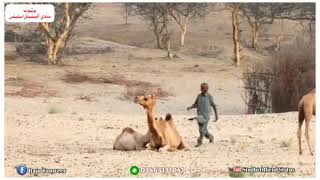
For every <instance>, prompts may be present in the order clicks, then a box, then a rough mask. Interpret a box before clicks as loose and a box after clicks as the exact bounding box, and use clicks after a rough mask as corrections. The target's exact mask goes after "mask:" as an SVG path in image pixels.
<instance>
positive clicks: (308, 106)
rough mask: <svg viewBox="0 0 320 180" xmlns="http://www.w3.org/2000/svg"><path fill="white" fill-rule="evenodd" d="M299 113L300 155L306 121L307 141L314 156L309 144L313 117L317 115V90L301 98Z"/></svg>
mask: <svg viewBox="0 0 320 180" xmlns="http://www.w3.org/2000/svg"><path fill="white" fill-rule="evenodd" d="M298 111H299V126H298V132H297V135H298V141H299V155H301V154H302V148H301V127H302V124H303V121H304V120H305V121H306V130H305V136H306V140H307V143H308V146H309V151H310V154H311V155H313V151H312V148H311V145H310V142H309V124H310V120H311V118H312V115H316V89H313V90H312V91H311V92H309V93H308V94H306V95H304V96H303V97H302V98H301V100H300V101H299V105H298Z"/></svg>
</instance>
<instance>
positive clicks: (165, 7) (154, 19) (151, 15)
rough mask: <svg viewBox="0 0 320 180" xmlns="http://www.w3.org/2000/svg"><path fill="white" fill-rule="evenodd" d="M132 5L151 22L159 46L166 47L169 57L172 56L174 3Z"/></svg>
mask: <svg viewBox="0 0 320 180" xmlns="http://www.w3.org/2000/svg"><path fill="white" fill-rule="evenodd" d="M132 6H133V8H134V9H135V12H134V14H135V15H139V16H142V17H143V18H144V19H145V20H146V21H148V22H150V25H151V27H152V29H153V32H154V34H155V36H156V40H157V46H158V48H160V49H166V50H167V52H168V57H169V58H172V57H173V55H172V52H171V33H170V31H169V23H170V21H171V19H172V18H171V14H172V11H173V3H135V4H132Z"/></svg>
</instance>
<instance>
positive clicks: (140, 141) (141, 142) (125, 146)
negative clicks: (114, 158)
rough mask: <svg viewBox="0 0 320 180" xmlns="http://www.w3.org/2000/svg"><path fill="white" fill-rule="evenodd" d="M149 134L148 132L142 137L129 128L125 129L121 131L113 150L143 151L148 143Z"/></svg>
mask: <svg viewBox="0 0 320 180" xmlns="http://www.w3.org/2000/svg"><path fill="white" fill-rule="evenodd" d="M150 137H151V134H150V133H149V131H148V132H147V133H146V134H145V135H142V134H141V133H139V132H136V131H135V130H133V129H132V128H130V127H126V128H124V129H123V130H122V132H121V134H120V135H118V136H117V138H116V140H115V142H114V144H113V149H115V150H122V151H130V150H144V149H146V148H147V147H146V145H147V144H148V143H149V141H150Z"/></svg>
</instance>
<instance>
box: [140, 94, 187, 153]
mask: <svg viewBox="0 0 320 180" xmlns="http://www.w3.org/2000/svg"><path fill="white" fill-rule="evenodd" d="M134 102H135V103H137V104H140V105H141V106H142V107H143V108H144V109H146V112H147V118H148V126H149V131H150V133H151V139H150V148H151V149H155V150H159V149H160V148H163V149H165V150H168V151H175V150H177V149H179V150H180V149H184V148H185V145H184V143H183V142H182V138H181V136H180V135H179V133H178V131H177V129H176V127H175V125H174V124H173V120H172V116H171V114H167V115H166V117H165V119H162V118H159V119H156V118H155V104H156V98H155V96H154V95H149V96H137V97H136V98H135V99H134Z"/></svg>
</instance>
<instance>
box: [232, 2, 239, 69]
mask: <svg viewBox="0 0 320 180" xmlns="http://www.w3.org/2000/svg"><path fill="white" fill-rule="evenodd" d="M238 13H239V6H238V5H234V7H233V10H232V32H233V37H232V39H233V54H234V62H235V65H236V66H239V65H240V43H239V22H238Z"/></svg>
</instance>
